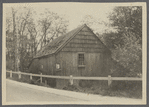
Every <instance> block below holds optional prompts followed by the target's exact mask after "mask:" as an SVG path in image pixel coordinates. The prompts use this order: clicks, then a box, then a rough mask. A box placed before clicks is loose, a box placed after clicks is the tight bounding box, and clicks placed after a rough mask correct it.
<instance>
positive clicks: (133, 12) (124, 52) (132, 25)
mask: <svg viewBox="0 0 149 107" xmlns="http://www.w3.org/2000/svg"><path fill="white" fill-rule="evenodd" d="M109 19H110V20H111V26H115V27H117V33H115V38H113V37H114V34H113V33H110V34H107V35H108V37H105V38H107V41H108V42H109V41H111V42H109V43H108V46H109V45H110V44H113V46H114V47H113V48H112V57H113V59H114V60H116V61H117V62H118V63H120V64H121V65H123V66H124V67H125V68H127V69H129V70H130V71H131V72H130V73H129V74H127V76H137V74H138V73H142V8H141V7H116V8H115V9H114V11H113V13H112V14H111V15H110V16H109ZM111 38H112V39H111Z"/></svg>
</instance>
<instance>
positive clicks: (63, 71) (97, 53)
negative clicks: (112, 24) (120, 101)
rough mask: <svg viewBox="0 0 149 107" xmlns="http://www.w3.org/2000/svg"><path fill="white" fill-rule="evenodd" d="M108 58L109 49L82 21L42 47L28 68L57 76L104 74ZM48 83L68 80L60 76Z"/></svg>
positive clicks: (106, 71) (107, 65)
mask: <svg viewBox="0 0 149 107" xmlns="http://www.w3.org/2000/svg"><path fill="white" fill-rule="evenodd" d="M110 59H111V52H110V50H109V49H108V48H107V47H106V46H105V45H104V44H103V43H102V42H101V40H100V39H99V38H98V37H97V36H96V35H95V34H94V33H93V31H92V30H91V29H90V28H89V27H88V26H87V25H86V24H85V25H82V26H80V27H78V28H76V29H74V30H72V31H70V32H69V33H67V34H65V35H63V36H60V37H58V38H56V39H55V40H53V41H52V42H50V43H49V44H47V45H46V46H45V47H44V48H42V50H40V51H39V53H38V54H37V55H36V56H35V57H34V59H33V61H32V63H31V65H30V67H29V71H30V72H32V73H40V72H41V73H42V74H45V75H60V76H70V75H73V76H107V75H108V74H109V62H110ZM48 82H49V84H50V83H52V84H54V85H55V86H57V87H60V86H61V87H63V86H64V85H66V84H68V80H62V79H51V80H49V81H48ZM76 84H78V82H76ZM54 85H53V86H54Z"/></svg>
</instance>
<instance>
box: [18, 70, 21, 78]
mask: <svg viewBox="0 0 149 107" xmlns="http://www.w3.org/2000/svg"><path fill="white" fill-rule="evenodd" d="M18 75H19V79H21V72H20V71H19V74H18Z"/></svg>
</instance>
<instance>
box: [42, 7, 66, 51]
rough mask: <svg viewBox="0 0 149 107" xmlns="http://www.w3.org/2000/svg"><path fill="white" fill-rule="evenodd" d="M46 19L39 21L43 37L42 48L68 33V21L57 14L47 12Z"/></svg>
mask: <svg viewBox="0 0 149 107" xmlns="http://www.w3.org/2000/svg"><path fill="white" fill-rule="evenodd" d="M44 16H45V17H44V18H41V19H39V25H40V27H41V32H42V36H41V39H40V43H41V48H42V47H43V46H45V45H46V44H47V43H49V42H50V41H52V40H53V39H54V38H56V37H58V36H60V35H62V34H64V33H66V31H67V26H68V21H66V20H65V19H64V18H63V17H60V16H59V15H57V14H56V13H53V12H50V11H49V10H47V11H46V12H45V13H44Z"/></svg>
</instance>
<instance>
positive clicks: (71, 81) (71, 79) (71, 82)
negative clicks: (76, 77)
mask: <svg viewBox="0 0 149 107" xmlns="http://www.w3.org/2000/svg"><path fill="white" fill-rule="evenodd" d="M70 85H73V76H72V75H70Z"/></svg>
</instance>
